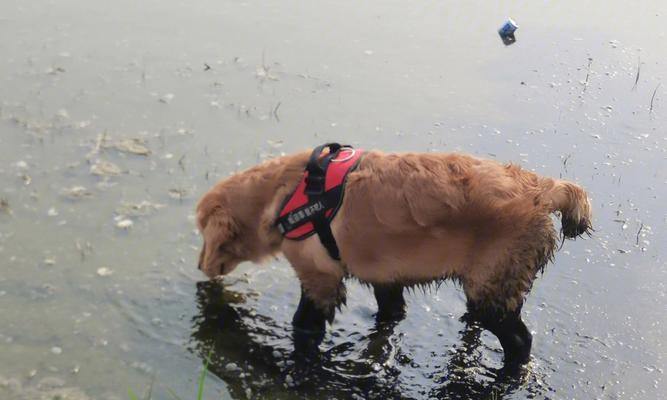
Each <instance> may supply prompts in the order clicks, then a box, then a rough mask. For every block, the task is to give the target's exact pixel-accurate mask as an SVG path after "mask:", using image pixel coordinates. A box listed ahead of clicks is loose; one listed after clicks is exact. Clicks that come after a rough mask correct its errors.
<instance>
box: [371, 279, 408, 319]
mask: <svg viewBox="0 0 667 400" xmlns="http://www.w3.org/2000/svg"><path fill="white" fill-rule="evenodd" d="M373 291H374V293H375V300H376V301H377V305H378V312H377V314H376V315H375V318H376V320H377V322H389V321H400V320H402V319H403V318H404V317H405V299H404V298H403V286H401V285H378V284H375V285H373Z"/></svg>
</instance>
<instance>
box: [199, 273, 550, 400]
mask: <svg viewBox="0 0 667 400" xmlns="http://www.w3.org/2000/svg"><path fill="white" fill-rule="evenodd" d="M247 300H248V298H247V297H246V295H244V294H243V293H239V292H238V291H235V290H232V289H230V288H229V287H224V286H223V284H222V283H218V282H200V283H198V284H197V303H198V308H199V314H198V315H197V316H196V317H195V318H194V319H193V326H192V342H191V351H193V352H195V353H197V354H198V355H199V356H200V357H201V358H202V359H203V358H204V357H205V356H207V355H209V354H210V355H211V359H210V364H209V369H210V371H211V372H212V373H213V374H215V375H217V376H218V377H220V378H221V379H222V380H224V381H225V382H226V384H227V385H228V389H229V391H230V393H231V394H232V396H233V397H234V398H248V397H256V398H264V397H265V396H266V395H268V394H270V395H271V396H272V397H275V398H316V397H319V398H322V397H325V398H330V397H334V396H335V397H336V398H355V397H357V396H361V398H377V399H380V398H382V399H406V398H438V399H470V398H475V399H478V398H481V399H484V398H489V399H502V398H505V397H506V395H510V394H513V393H516V392H517V391H518V390H523V391H526V392H527V395H528V396H530V397H534V396H536V395H538V394H539V395H542V396H543V397H544V393H543V392H545V388H544V387H543V386H542V385H541V384H540V380H541V379H540V378H539V377H538V373H537V372H536V371H531V370H522V371H520V372H518V373H508V372H507V371H504V370H502V369H501V370H496V369H494V368H490V367H488V366H485V365H483V364H482V361H483V360H482V359H481V354H482V353H481V351H479V347H480V333H481V328H480V327H479V326H477V325H475V324H467V325H465V328H464V329H463V330H462V332H461V343H460V345H457V348H456V350H455V351H454V352H453V355H451V356H450V357H449V358H448V364H447V365H446V366H444V368H443V367H441V366H436V368H437V369H433V370H430V371H429V370H428V367H425V366H423V365H419V364H420V363H418V362H416V361H415V360H413V359H412V358H411V356H410V355H409V354H407V352H404V350H403V349H402V348H401V337H402V333H401V332H400V331H399V330H398V329H397V326H398V324H399V322H400V321H393V322H384V323H377V324H376V325H375V327H374V329H373V330H372V331H371V332H370V334H368V335H363V334H359V333H354V334H351V335H349V336H348V337H347V338H346V339H347V340H341V341H338V340H334V344H333V345H330V343H329V342H325V344H324V345H322V347H323V348H327V350H323V351H317V352H312V351H311V352H308V351H303V350H300V351H298V352H297V351H295V350H294V349H295V348H301V347H300V346H299V345H298V343H296V344H295V343H294V341H295V340H298V339H294V338H293V337H292V336H291V334H290V332H291V326H281V325H280V324H278V323H276V322H275V321H274V320H273V319H272V318H271V317H269V316H266V315H259V314H257V313H256V312H255V311H254V310H253V309H252V307H251V306H249V304H250V302H249V301H247ZM330 331H331V330H330ZM330 335H332V333H330ZM337 336H338V335H337ZM353 338H356V340H355V339H353ZM337 339H340V337H338V338H337ZM428 345H429V346H432V347H434V348H436V347H437V343H436V341H434V342H433V343H430V344H428ZM440 351H442V349H440ZM529 368H530V367H529ZM414 373H417V374H421V375H423V376H424V377H425V378H427V379H426V381H427V382H428V386H427V385H422V386H424V387H415V386H416V385H417V383H416V382H414V381H413V380H411V379H410V378H409V376H410V375H414ZM357 398H358V397H357Z"/></svg>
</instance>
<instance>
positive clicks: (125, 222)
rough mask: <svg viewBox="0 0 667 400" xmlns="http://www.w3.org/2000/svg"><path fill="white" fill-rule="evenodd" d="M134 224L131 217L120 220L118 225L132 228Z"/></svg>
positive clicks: (118, 226)
mask: <svg viewBox="0 0 667 400" xmlns="http://www.w3.org/2000/svg"><path fill="white" fill-rule="evenodd" d="M132 225H134V222H132V220H131V219H123V220H120V221H118V223H117V224H116V227H117V228H119V229H130V228H131V227H132Z"/></svg>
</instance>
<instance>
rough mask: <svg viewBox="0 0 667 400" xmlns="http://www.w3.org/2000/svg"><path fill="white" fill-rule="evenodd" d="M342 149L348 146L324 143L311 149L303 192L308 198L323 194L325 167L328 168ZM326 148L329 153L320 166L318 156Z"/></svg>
mask: <svg viewBox="0 0 667 400" xmlns="http://www.w3.org/2000/svg"><path fill="white" fill-rule="evenodd" d="M344 147H350V146H342V145H340V144H339V143H326V144H323V145H320V146H317V147H315V148H314V149H313V152H312V153H311V154H310V159H309V160H308V164H307V165H306V171H308V176H307V177H306V190H305V192H306V194H307V195H308V196H318V195H322V194H324V178H325V174H326V170H327V167H328V166H329V163H330V162H331V160H333V159H334V158H336V155H338V152H339V151H340V149H341V148H344ZM326 148H329V153H328V154H327V155H326V156H324V158H323V159H322V163H321V164H320V162H319V159H320V155H321V154H322V152H323V151H324V149H326Z"/></svg>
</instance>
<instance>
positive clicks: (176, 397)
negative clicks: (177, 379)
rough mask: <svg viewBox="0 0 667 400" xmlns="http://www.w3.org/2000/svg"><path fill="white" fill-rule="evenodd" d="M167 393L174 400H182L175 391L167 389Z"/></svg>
mask: <svg viewBox="0 0 667 400" xmlns="http://www.w3.org/2000/svg"><path fill="white" fill-rule="evenodd" d="M167 393H169V395H170V396H171V397H172V398H173V399H174V400H182V399H181V398H180V397H178V395H177V394H176V393H174V391H173V390H171V389H169V388H167Z"/></svg>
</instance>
